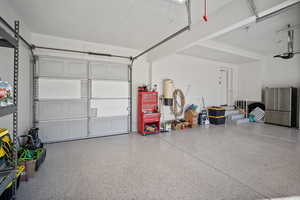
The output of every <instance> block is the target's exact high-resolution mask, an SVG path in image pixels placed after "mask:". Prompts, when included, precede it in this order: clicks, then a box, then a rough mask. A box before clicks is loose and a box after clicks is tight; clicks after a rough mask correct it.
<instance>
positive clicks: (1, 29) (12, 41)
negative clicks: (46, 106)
mask: <svg viewBox="0 0 300 200" xmlns="http://www.w3.org/2000/svg"><path fill="white" fill-rule="evenodd" d="M2 25H3V26H2ZM6 30H10V27H8V25H7V24H5V23H3V24H1V23H0V48H13V49H14V64H13V75H14V76H13V105H10V106H6V107H0V118H1V117H4V116H7V115H11V114H12V115H13V130H12V131H13V139H12V140H13V161H14V162H13V164H12V166H10V167H8V168H5V169H1V170H0V195H1V194H2V193H3V192H4V191H5V190H6V189H7V187H8V186H9V185H10V184H11V183H12V187H13V196H12V199H15V198H16V196H15V194H16V185H17V184H16V182H17V181H16V167H17V134H18V110H17V108H18V79H19V77H18V76H19V21H15V27H14V32H13V33H12V34H10V33H8V32H7V31H6Z"/></svg>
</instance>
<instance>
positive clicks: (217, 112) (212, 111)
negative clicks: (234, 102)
mask: <svg viewBox="0 0 300 200" xmlns="http://www.w3.org/2000/svg"><path fill="white" fill-rule="evenodd" d="M208 115H209V116H214V117H223V116H225V108H222V107H210V108H208Z"/></svg>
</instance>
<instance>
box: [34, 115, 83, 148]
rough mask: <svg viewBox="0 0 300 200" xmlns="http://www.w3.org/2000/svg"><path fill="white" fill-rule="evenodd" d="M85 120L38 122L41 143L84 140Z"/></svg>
mask: <svg viewBox="0 0 300 200" xmlns="http://www.w3.org/2000/svg"><path fill="white" fill-rule="evenodd" d="M87 123H88V121H87V119H85V120H65V121H48V122H39V123H38V124H37V125H38V127H39V128H40V132H39V134H40V137H41V140H42V141H43V142H57V141H65V140H72V139H78V138H85V137H86V131H87Z"/></svg>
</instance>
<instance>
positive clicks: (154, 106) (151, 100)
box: [138, 91, 160, 135]
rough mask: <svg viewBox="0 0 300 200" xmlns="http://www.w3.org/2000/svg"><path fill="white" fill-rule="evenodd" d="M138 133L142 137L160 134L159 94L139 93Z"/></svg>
mask: <svg viewBox="0 0 300 200" xmlns="http://www.w3.org/2000/svg"><path fill="white" fill-rule="evenodd" d="M138 132H139V133H140V134H142V135H148V134H152V133H159V132H160V113H159V112H158V93H157V92H144V91H140V92H139V93H138Z"/></svg>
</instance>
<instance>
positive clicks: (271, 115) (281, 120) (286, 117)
mask: <svg viewBox="0 0 300 200" xmlns="http://www.w3.org/2000/svg"><path fill="white" fill-rule="evenodd" d="M265 122H266V123H270V124H278V125H282V126H291V125H292V123H291V112H280V111H266V114H265Z"/></svg>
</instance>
